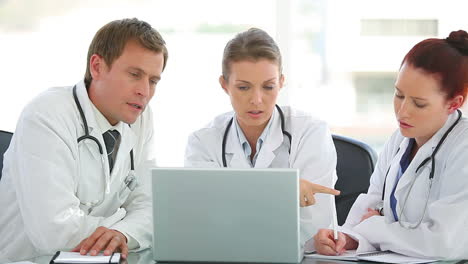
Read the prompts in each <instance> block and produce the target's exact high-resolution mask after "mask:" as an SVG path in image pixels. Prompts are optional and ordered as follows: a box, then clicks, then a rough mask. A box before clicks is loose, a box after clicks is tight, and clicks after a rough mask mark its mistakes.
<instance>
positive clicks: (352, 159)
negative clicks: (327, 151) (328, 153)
mask: <svg viewBox="0 0 468 264" xmlns="http://www.w3.org/2000/svg"><path fill="white" fill-rule="evenodd" d="M333 143H334V144H335V148H336V154H337V158H338V160H337V164H336V173H337V175H338V181H337V182H336V185H335V189H337V190H340V191H341V194H340V195H339V196H338V197H336V199H335V201H336V212H337V217H338V224H339V225H342V224H344V222H345V220H346V217H347V216H348V212H349V210H350V209H351V207H352V206H353V203H354V201H355V200H356V198H357V197H358V196H359V194H361V193H366V192H367V189H369V180H370V177H371V175H372V172H373V171H374V166H375V163H376V161H377V153H376V152H375V151H374V150H373V149H372V148H371V147H370V146H369V145H367V144H365V143H363V142H360V141H358V140H355V139H352V138H348V137H343V136H338V135H333Z"/></svg>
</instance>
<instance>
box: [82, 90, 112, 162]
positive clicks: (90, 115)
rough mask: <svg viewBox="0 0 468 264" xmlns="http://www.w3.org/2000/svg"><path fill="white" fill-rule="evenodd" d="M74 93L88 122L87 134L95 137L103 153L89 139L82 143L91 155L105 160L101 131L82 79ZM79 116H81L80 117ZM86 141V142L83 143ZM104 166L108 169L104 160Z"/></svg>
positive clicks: (98, 159)
mask: <svg viewBox="0 0 468 264" xmlns="http://www.w3.org/2000/svg"><path fill="white" fill-rule="evenodd" d="M76 94H77V96H78V100H79V102H80V105H81V109H83V113H84V115H85V118H86V122H87V123H88V128H89V134H90V135H91V136H92V137H95V138H96V139H97V140H98V141H99V143H100V144H101V147H102V151H103V154H102V155H101V153H100V152H99V149H98V146H97V144H96V143H95V142H93V141H92V140H90V139H86V140H84V141H83V144H84V145H85V146H86V147H87V148H88V150H89V152H90V153H91V155H93V157H94V158H95V159H96V160H97V161H98V162H101V159H104V160H107V155H106V148H105V144H104V139H103V137H102V133H101V131H100V130H99V127H98V124H97V121H96V117H95V116H94V112H93V109H92V106H91V104H92V102H91V100H90V99H89V97H88V91H87V90H86V87H85V85H84V82H83V81H80V82H79V83H77V84H76ZM80 118H81V117H80ZM81 133H82V135H84V124H83V121H82V132H81ZM85 142H86V143H85ZM104 163H105V165H104V166H106V168H105V171H109V162H107V163H106V162H104Z"/></svg>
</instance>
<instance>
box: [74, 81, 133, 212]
mask: <svg viewBox="0 0 468 264" xmlns="http://www.w3.org/2000/svg"><path fill="white" fill-rule="evenodd" d="M73 99H74V100H75V103H76V106H77V107H78V111H79V112H80V116H81V119H82V120H83V125H84V131H85V134H84V135H83V136H81V137H79V138H78V140H77V141H78V144H79V143H80V142H81V141H83V140H86V139H90V140H92V141H93V142H95V143H96V145H97V146H98V148H99V153H100V154H101V163H102V170H103V174H104V175H107V173H106V171H105V159H104V151H103V147H102V145H101V143H99V140H98V139H97V138H96V137H93V136H91V135H90V134H89V127H88V122H87V121H86V117H85V115H84V112H83V109H82V108H81V104H80V101H79V100H78V96H77V95H76V85H75V86H74V87H73ZM107 177H108V176H106V182H107V184H106V185H105V187H104V192H103V194H102V199H101V200H100V201H99V200H98V201H92V202H86V203H83V202H80V203H81V204H82V205H84V206H88V207H90V208H91V207H96V206H99V205H101V204H102V203H103V202H104V199H105V195H106V194H108V193H110V184H109V181H110V180H109V179H108V178H107ZM124 183H125V186H124V188H126V187H128V188H129V189H130V191H133V190H135V188H136V186H137V180H136V177H135V166H134V161H133V149H132V150H131V151H130V172H129V173H128V175H127V177H126V178H125V180H124ZM121 191H122V190H121Z"/></svg>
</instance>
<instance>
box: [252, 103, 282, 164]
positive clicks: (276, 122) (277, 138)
mask: <svg viewBox="0 0 468 264" xmlns="http://www.w3.org/2000/svg"><path fill="white" fill-rule="evenodd" d="M277 111H278V110H276V108H275V111H274V112H273V115H272V118H273V120H272V123H271V127H270V130H269V131H268V135H267V137H266V138H265V142H263V146H262V148H261V149H260V153H258V156H257V161H256V162H255V168H260V169H261V168H269V167H270V165H271V163H272V162H273V160H274V159H275V157H276V154H275V153H274V151H275V150H276V149H277V148H278V147H280V146H281V144H282V143H283V140H284V137H283V132H282V130H281V118H280V117H279V114H278V113H276V112H277Z"/></svg>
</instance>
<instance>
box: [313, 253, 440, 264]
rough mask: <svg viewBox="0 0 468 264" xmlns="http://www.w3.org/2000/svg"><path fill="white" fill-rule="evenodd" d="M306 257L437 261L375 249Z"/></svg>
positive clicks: (402, 263) (407, 263) (413, 263)
mask: <svg viewBox="0 0 468 264" xmlns="http://www.w3.org/2000/svg"><path fill="white" fill-rule="evenodd" d="M305 257H307V258H317V259H334V260H347V261H373V262H382V263H395V264H419V263H430V262H435V261H437V260H436V259H425V258H417V257H410V256H405V255H402V254H399V253H395V252H392V251H375V252H368V253H361V254H357V253H356V250H347V251H346V252H345V253H343V254H342V255H339V256H327V255H320V254H317V253H311V254H307V255H305Z"/></svg>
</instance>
